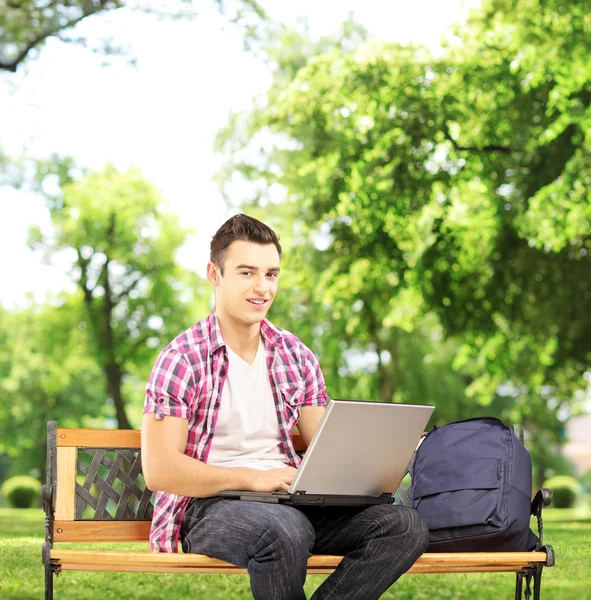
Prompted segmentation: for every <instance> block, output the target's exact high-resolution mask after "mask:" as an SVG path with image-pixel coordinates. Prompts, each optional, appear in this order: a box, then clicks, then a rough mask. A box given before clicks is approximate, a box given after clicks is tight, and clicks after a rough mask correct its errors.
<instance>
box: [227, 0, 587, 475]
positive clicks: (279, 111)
mask: <svg viewBox="0 0 591 600" xmlns="http://www.w3.org/2000/svg"><path fill="white" fill-rule="evenodd" d="M589 18H590V17H589V13H588V11H585V10H584V9H583V7H582V6H581V5H576V6H573V7H572V9H571V7H569V9H568V11H566V12H565V10H564V9H563V8H562V4H561V3H560V2H558V0H557V1H556V2H554V1H553V2H549V3H545V4H543V3H540V2H537V1H534V0H523V1H517V2H515V1H509V0H506V1H505V0H498V1H485V2H484V3H483V7H482V10H479V11H472V12H471V17H470V19H469V21H468V24H467V26H465V27H462V28H459V27H458V28H457V29H456V30H455V32H451V33H450V34H449V35H448V42H447V44H446V48H445V53H444V54H443V55H441V56H437V57H435V56H432V55H430V54H429V53H428V52H427V51H426V50H424V49H421V48H416V47H411V46H408V47H402V46H400V45H396V44H386V43H383V44H382V43H375V42H371V43H370V42H364V43H359V39H356V40H353V42H352V43H349V44H347V43H336V41H333V44H332V46H331V45H330V44H327V45H325V46H324V47H323V48H322V49H320V51H319V52H318V53H317V54H313V55H312V54H310V53H309V47H310V46H309V45H308V46H305V45H304V50H303V51H302V53H301V54H300V55H299V56H294V54H295V53H294V52H293V50H292V53H291V54H288V55H287V58H286V60H289V61H290V63H289V64H290V65H291V68H288V66H286V65H281V66H280V68H279V69H278V72H277V75H276V78H275V83H274V85H273V86H272V88H271V90H270V92H269V94H268V96H267V98H266V101H262V100H261V101H259V102H258V104H257V108H256V109H255V110H254V111H252V112H250V113H245V114H242V115H240V116H237V117H235V118H234V120H233V121H232V123H231V124H230V126H229V128H228V129H227V130H226V131H225V132H223V133H222V134H221V135H220V138H219V144H218V146H219V148H220V149H221V150H222V151H223V152H224V153H225V157H226V167H225V174H226V176H225V177H224V175H222V183H223V185H224V189H225V191H226V195H227V196H230V195H231V194H232V193H233V182H235V180H236V179H237V176H236V173H240V174H241V175H242V177H243V181H247V182H252V194H246V197H245V204H244V206H247V207H248V208H247V210H252V209H253V208H252V207H253V206H261V207H262V208H263V210H264V211H265V214H266V215H267V214H273V213H275V214H280V213H281V214H292V215H293V218H292V220H291V221H290V222H291V223H293V226H294V230H295V231H297V232H298V236H297V237H296V239H295V240H294V241H295V245H296V246H298V249H297V252H298V253H299V254H298V260H297V263H296V265H297V266H296V268H297V269H298V270H299V271H300V272H301V276H300V278H299V281H298V283H297V287H296V290H297V293H296V294H292V293H291V292H292V288H291V287H290V290H289V291H290V301H293V302H294V303H297V302H301V299H302V298H304V299H306V305H305V308H298V307H293V308H291V309H288V308H287V307H286V306H285V304H284V305H283V307H282V310H284V311H286V313H289V314H290V315H291V318H293V319H294V320H293V322H294V323H297V328H298V329H297V332H299V330H300V328H301V327H302V319H301V318H298V319H297V320H296V319H295V317H297V315H298V310H299V311H300V313H299V316H300V317H301V316H302V315H305V317H306V319H308V318H310V319H315V322H319V323H320V327H319V329H318V332H319V333H320V332H322V334H321V335H316V334H314V332H311V334H312V335H310V338H309V339H312V340H314V343H315V344H316V345H317V346H322V352H321V358H322V361H323V362H322V364H323V368H325V369H326V366H325V363H324V361H326V362H327V363H328V366H329V369H328V371H329V377H330V382H331V386H334V387H335V388H336V389H339V387H338V386H339V377H340V378H341V379H340V381H342V380H343V379H345V381H346V382H347V383H346V384H344V389H346V390H348V391H349V393H351V391H353V390H355V389H356V388H355V386H354V384H351V380H350V379H347V375H348V373H347V371H349V372H351V370H352V369H351V367H352V365H353V364H354V363H355V361H354V360H351V352H354V353H355V354H356V355H357V357H359V356H361V357H373V358H372V360H373V363H374V365H375V366H374V367H372V368H373V371H372V370H371V369H365V370H364V371H363V372H361V373H359V372H354V373H352V375H353V377H352V379H354V380H355V379H356V380H357V381H358V382H360V387H361V388H363V390H365V395H366V396H371V397H374V398H379V397H381V398H383V399H385V400H391V399H405V400H410V399H411V398H412V399H414V400H416V401H424V400H425V399H431V398H433V401H434V402H435V404H436V406H437V410H436V414H438V415H439V414H441V415H445V417H447V416H449V415H452V414H454V415H461V416H465V417H468V416H474V415H476V414H492V415H498V416H500V417H501V418H503V419H504V420H506V421H508V422H512V423H522V424H523V425H524V426H525V429H526V431H527V432H528V433H529V435H530V438H529V440H528V441H529V444H530V449H531V450H532V453H533V454H534V457H535V462H537V463H538V464H539V466H540V473H541V478H543V473H544V471H545V469H546V466H545V464H546V455H547V453H548V450H547V449H548V448H549V447H551V446H552V444H553V443H556V442H559V441H560V439H561V432H562V428H563V426H562V421H561V419H564V417H565V416H566V415H567V414H568V412H569V411H575V410H576V409H577V400H576V396H575V394H574V392H575V391H576V390H577V389H579V388H581V387H583V386H584V385H585V382H584V381H583V379H582V374H583V372H584V371H585V370H586V369H588V368H589V356H590V355H591V336H590V335H589V331H590V330H591V317H590V315H589V312H588V310H587V304H588V302H587V301H588V300H589V299H590V298H591V277H590V275H591V273H590V268H589V260H588V251H589V249H591V237H590V236H589V231H590V229H589V226H588V216H589V210H590V209H589V207H590V206H591V197H590V196H589V193H590V192H589V190H591V186H590V185H589V183H590V182H591V163H590V162H589V156H590V152H589V151H590V149H591V146H590V138H589V132H590V131H591V127H589V114H590V113H589V105H590V102H589V100H590V99H591V95H590V94H591V70H590V67H589V64H591V63H589V61H588V57H589V56H590V55H591V38H590V37H589V36H588V35H585V33H584V32H585V31H586V30H588V26H589ZM559 31H560V36H564V38H563V37H560V39H561V40H562V39H564V44H562V42H561V43H559V44H558V46H560V50H559V51H556V52H554V51H550V50H549V49H550V48H555V47H556V46H557V41H556V40H557V36H558V35H559V33H558V32H559ZM563 48H566V49H567V50H564V51H563ZM571 54H572V56H573V59H572V60H571V59H570V58H568V57H569V56H570V55H571ZM263 143H264V147H265V148H266V149H267V150H266V151H264V152H258V151H257V149H258V148H259V147H261V148H262V147H263ZM245 148H247V149H250V150H251V152H245V150H244V149H245ZM229 173H232V177H231V178H230V177H229V176H228V174H229ZM234 195H235V194H234ZM275 198H279V200H274V199H275ZM283 199H284V200H283ZM279 202H284V203H285V204H288V205H289V204H291V205H293V208H292V209H291V211H290V210H288V209H283V207H282V208H281V209H279V208H278V207H277V206H276V205H277V203H279ZM281 230H283V228H282V229H281ZM290 286H291V283H290ZM312 302H316V303H319V304H320V307H321V308H320V309H319V310H318V311H317V312H314V309H311V308H310V303H312ZM287 303H288V302H287V301H286V304H287ZM304 327H305V325H304ZM427 358H428V359H429V361H431V362H427V363H426V359H427ZM434 358H435V360H434V361H433V359H434ZM357 362H358V363H359V362H362V361H360V360H358V361H357ZM425 363H426V364H425ZM426 365H429V367H427V366H426ZM436 365H438V367H439V368H437V369H433V367H435V366H436ZM357 371H358V370H357ZM409 373H410V374H411V375H409ZM444 373H445V375H444ZM413 375H414V383H411V381H412V380H413ZM405 379H406V382H405ZM440 381H447V382H449V383H448V385H449V386H450V388H449V389H451V390H453V392H452V393H448V392H447V391H446V390H445V389H444V388H440V387H438V382H440ZM421 384H423V385H422V386H421ZM405 386H408V387H407V389H405ZM427 386H428V388H427ZM329 389H330V388H329ZM333 389H334V388H333ZM559 416H561V419H559ZM539 482H540V479H539V480H538V483H539Z"/></svg>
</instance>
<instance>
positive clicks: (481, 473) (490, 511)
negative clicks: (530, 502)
mask: <svg viewBox="0 0 591 600" xmlns="http://www.w3.org/2000/svg"><path fill="white" fill-rule="evenodd" d="M503 488H504V478H503V461H502V460H500V459H495V458H480V459H471V460H470V461H461V462H460V461H454V462H445V461H442V462H438V463H437V464H431V465H429V466H428V467H427V468H426V469H421V466H420V464H417V463H415V465H414V469H413V484H412V506H413V508H415V509H416V510H417V511H418V513H419V514H420V515H421V517H422V518H423V520H424V521H425V522H426V523H427V527H428V528H429V530H430V531H431V530H436V529H448V528H456V527H470V529H471V530H472V527H471V526H485V527H486V526H492V527H494V528H498V527H502V526H503V521H504V519H503V517H502V514H501V513H500V511H499V508H500V507H502V503H501V498H502V496H503Z"/></svg>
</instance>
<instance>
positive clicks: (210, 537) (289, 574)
mask: <svg viewBox="0 0 591 600" xmlns="http://www.w3.org/2000/svg"><path fill="white" fill-rule="evenodd" d="M180 535H181V541H182V547H183V551H184V552H193V553H199V554H207V555H208V556H211V557H214V558H219V559H221V560H225V561H228V562H231V563H232V564H234V565H236V566H238V567H243V568H246V569H247V570H248V573H249V575H250V587H251V590H252V594H253V597H254V598H255V600H305V599H306V596H305V594H304V589H303V588H304V581H305V579H306V567H307V560H308V557H309V556H310V555H311V554H312V553H315V554H337V555H344V559H343V560H342V562H341V563H340V564H339V566H338V567H337V568H336V569H335V571H334V573H332V574H331V575H330V576H329V577H328V578H327V579H326V580H325V581H324V583H323V584H322V585H321V586H320V587H319V588H318V589H317V590H316V592H315V593H314V595H313V596H312V600H373V599H378V598H379V597H380V596H381V595H382V594H383V593H384V592H385V591H386V590H387V589H388V588H389V587H390V586H391V585H392V584H393V583H394V582H395V581H396V580H397V579H398V578H399V577H400V576H401V575H402V574H403V573H405V572H406V571H407V570H408V569H409V568H410V567H411V566H412V564H413V563H414V562H415V560H416V559H417V558H418V557H419V556H420V555H421V554H422V553H423V552H424V551H425V549H426V548H427V544H428V541H429V534H428V531H427V527H426V525H425V523H424V521H423V520H422V519H421V518H420V517H419V515H418V513H417V512H416V511H414V510H413V509H411V508H408V507H406V506H397V505H394V506H393V505H378V506H370V507H367V508H341V507H338V508H335V507H331V508H325V507H309V508H294V507H291V506H285V505H281V504H263V503H260V502H245V501H238V500H228V499H224V498H194V499H193V500H191V502H190V504H189V506H188V508H187V511H186V512H185V516H184V518H183V524H182V527H181V534H180Z"/></svg>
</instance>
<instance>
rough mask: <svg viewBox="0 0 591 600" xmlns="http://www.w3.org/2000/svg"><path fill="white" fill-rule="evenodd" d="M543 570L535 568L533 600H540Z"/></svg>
mask: <svg viewBox="0 0 591 600" xmlns="http://www.w3.org/2000/svg"><path fill="white" fill-rule="evenodd" d="M543 570H544V569H543V568H542V567H537V568H536V570H535V573H534V600H540V594H541V593H542V592H541V588H542V571H543Z"/></svg>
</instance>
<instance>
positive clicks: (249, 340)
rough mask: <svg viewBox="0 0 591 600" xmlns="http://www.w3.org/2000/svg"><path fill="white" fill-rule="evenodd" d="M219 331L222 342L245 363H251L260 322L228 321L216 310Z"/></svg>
mask: <svg viewBox="0 0 591 600" xmlns="http://www.w3.org/2000/svg"><path fill="white" fill-rule="evenodd" d="M216 316H217V319H218V323H219V326H220V332H221V334H222V337H223V338H224V342H226V344H227V345H228V346H229V347H230V348H231V349H232V351H233V352H235V353H236V354H238V356H240V358H242V359H243V360H245V361H246V362H247V363H249V364H252V362H253V361H254V358H255V356H256V353H257V350H258V349H259V342H260V338H261V324H260V323H253V324H252V325H244V323H236V322H234V321H230V320H229V319H227V318H226V317H225V315H223V314H220V313H219V312H218V311H216Z"/></svg>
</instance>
